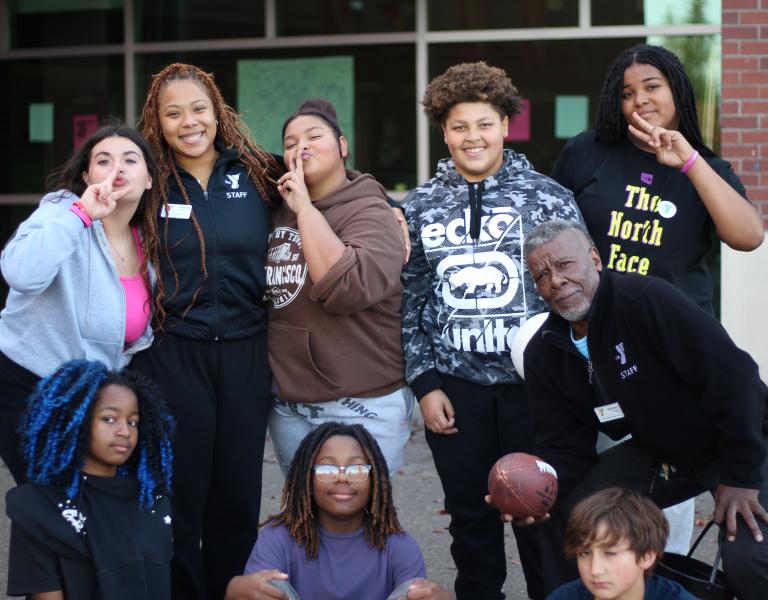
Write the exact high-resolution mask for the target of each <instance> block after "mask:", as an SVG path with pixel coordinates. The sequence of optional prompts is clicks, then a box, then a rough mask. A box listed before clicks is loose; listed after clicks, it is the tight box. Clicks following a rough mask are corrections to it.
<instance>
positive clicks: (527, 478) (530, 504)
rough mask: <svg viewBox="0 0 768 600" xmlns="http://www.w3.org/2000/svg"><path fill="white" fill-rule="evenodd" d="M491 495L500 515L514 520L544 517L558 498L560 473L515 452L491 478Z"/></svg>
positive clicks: (535, 458) (502, 460)
mask: <svg viewBox="0 0 768 600" xmlns="http://www.w3.org/2000/svg"><path fill="white" fill-rule="evenodd" d="M488 493H489V494H490V495H491V500H492V501H493V503H494V505H495V506H496V508H498V509H499V512H501V513H503V514H509V515H512V516H513V517H515V518H518V519H519V518H525V517H537V518H538V517H541V516H542V515H544V514H545V513H546V512H547V511H548V510H549V509H550V508H552V505H553V504H554V503H555V499H556V498H557V473H556V472H555V469H554V468H553V467H552V466H551V465H549V464H547V463H546V462H544V461H543V460H541V459H540V458H539V457H538V456H533V455H531V454H526V453H525V452H513V453H512V454H507V455H506V456H502V457H501V458H500V459H499V460H497V461H496V463H495V464H494V465H493V467H492V468H491V472H490V473H489V474H488Z"/></svg>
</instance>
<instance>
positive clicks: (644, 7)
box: [591, 0, 720, 25]
mask: <svg viewBox="0 0 768 600" xmlns="http://www.w3.org/2000/svg"><path fill="white" fill-rule="evenodd" d="M591 14H592V24H593V25H680V24H694V23H719V22H720V0H680V1H678V2H669V0H624V1H623V2H617V1H616V0H591Z"/></svg>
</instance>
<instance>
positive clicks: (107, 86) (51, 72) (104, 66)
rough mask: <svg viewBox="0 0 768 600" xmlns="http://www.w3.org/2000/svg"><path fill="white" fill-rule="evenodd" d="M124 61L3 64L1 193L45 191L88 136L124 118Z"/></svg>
mask: <svg viewBox="0 0 768 600" xmlns="http://www.w3.org/2000/svg"><path fill="white" fill-rule="evenodd" d="M123 79H124V78H123V57H122V56H106V57H78V58H67V59H54V58H49V59H43V60H19V61H0V89H3V90H5V92H6V93H4V94H1V95H0V112H2V114H3V115H4V117H3V120H4V122H5V123H4V127H5V135H4V136H3V150H2V152H3V159H2V160H0V194H30V193H40V192H42V191H43V190H45V180H46V177H47V175H48V174H49V173H50V172H51V170H53V169H54V168H55V167H57V166H59V165H61V164H62V163H63V162H64V161H66V160H67V158H69V156H70V155H71V154H72V148H73V146H74V144H75V142H76V141H77V139H79V138H80V137H81V136H82V135H83V133H84V132H86V133H87V131H89V128H92V127H93V126H94V124H95V123H98V122H101V121H104V120H106V119H108V118H117V119H124V118H125V105H124V93H123Z"/></svg>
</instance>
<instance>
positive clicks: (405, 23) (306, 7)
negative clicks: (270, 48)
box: [275, 0, 416, 35]
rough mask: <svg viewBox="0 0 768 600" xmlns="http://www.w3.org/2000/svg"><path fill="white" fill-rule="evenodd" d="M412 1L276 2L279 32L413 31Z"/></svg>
mask: <svg viewBox="0 0 768 600" xmlns="http://www.w3.org/2000/svg"><path fill="white" fill-rule="evenodd" d="M415 4H416V3H415V0H291V2H276V3H275V8H276V11H277V34H278V35H329V34H334V33H374V32H392V31H414V30H415V29H416V7H415Z"/></svg>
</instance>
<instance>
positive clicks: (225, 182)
mask: <svg viewBox="0 0 768 600" xmlns="http://www.w3.org/2000/svg"><path fill="white" fill-rule="evenodd" d="M216 149H217V151H218V152H219V158H218V159H217V161H216V164H215V165H214V167H213V173H212V174H211V177H210V179H209V181H208V191H207V192H205V191H204V190H203V188H202V187H201V186H200V184H199V183H198V182H197V180H196V179H195V178H194V177H193V176H192V175H190V174H189V173H187V172H186V171H184V170H183V169H181V168H180V167H179V168H178V170H179V175H180V176H181V180H182V182H183V184H184V187H185V189H186V191H187V194H188V196H189V200H190V203H191V204H192V212H193V213H194V215H195V216H196V218H197V220H198V222H199V224H200V229H201V230H202V236H203V239H204V242H205V259H206V268H207V271H208V279H207V281H206V282H205V283H204V282H203V274H202V271H201V268H200V263H201V260H200V242H199V240H198V235H197V232H196V231H195V229H194V226H193V223H192V219H191V218H184V217H185V215H186V213H185V212H184V211H177V210H175V209H173V208H171V210H169V211H168V213H169V215H170V216H169V217H166V216H164V213H165V211H164V210H161V211H160V214H158V230H159V232H160V240H161V244H162V246H161V251H160V270H161V274H162V279H163V284H164V286H165V294H166V298H165V302H164V307H165V310H166V314H167V316H166V322H165V330H166V331H168V332H169V333H173V334H176V335H180V336H183V337H188V338H194V339H200V340H219V339H222V340H227V339H239V338H243V337H248V336H250V335H254V334H256V333H258V332H260V331H263V330H264V329H265V327H266V310H265V307H264V306H263V303H262V298H263V296H264V288H265V276H264V259H265V254H266V249H267V237H268V234H269V227H270V221H269V219H270V216H269V207H268V205H267V203H266V202H264V199H263V198H262V196H261V194H260V193H259V191H258V190H257V189H256V186H255V185H254V184H253V182H252V181H251V179H250V178H249V177H248V172H247V170H246V168H245V166H244V165H243V164H242V163H241V162H240V161H239V160H238V153H237V152H236V151H235V150H233V149H229V148H224V147H223V146H221V145H219V144H217V146H216ZM168 184H169V185H168V188H169V189H168V203H169V204H180V205H183V204H185V200H184V197H183V195H182V193H181V191H180V190H179V186H178V185H177V183H176V181H175V179H174V178H173V177H170V178H169V182H168ZM166 226H167V236H166ZM166 248H167V250H168V254H169V255H170V260H169V256H167V255H166V253H165V249H166ZM174 270H175V275H174ZM177 277H178V279H177ZM201 286H202V287H201ZM198 289H199V290H200V291H199V293H198V296H197V299H196V300H195V302H194V304H193V306H192V307H191V308H189V309H188V307H189V305H190V304H191V303H192V299H193V296H194V294H195V292H196V291H197V290H198ZM187 309H188V312H186V314H185V311H187Z"/></svg>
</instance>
